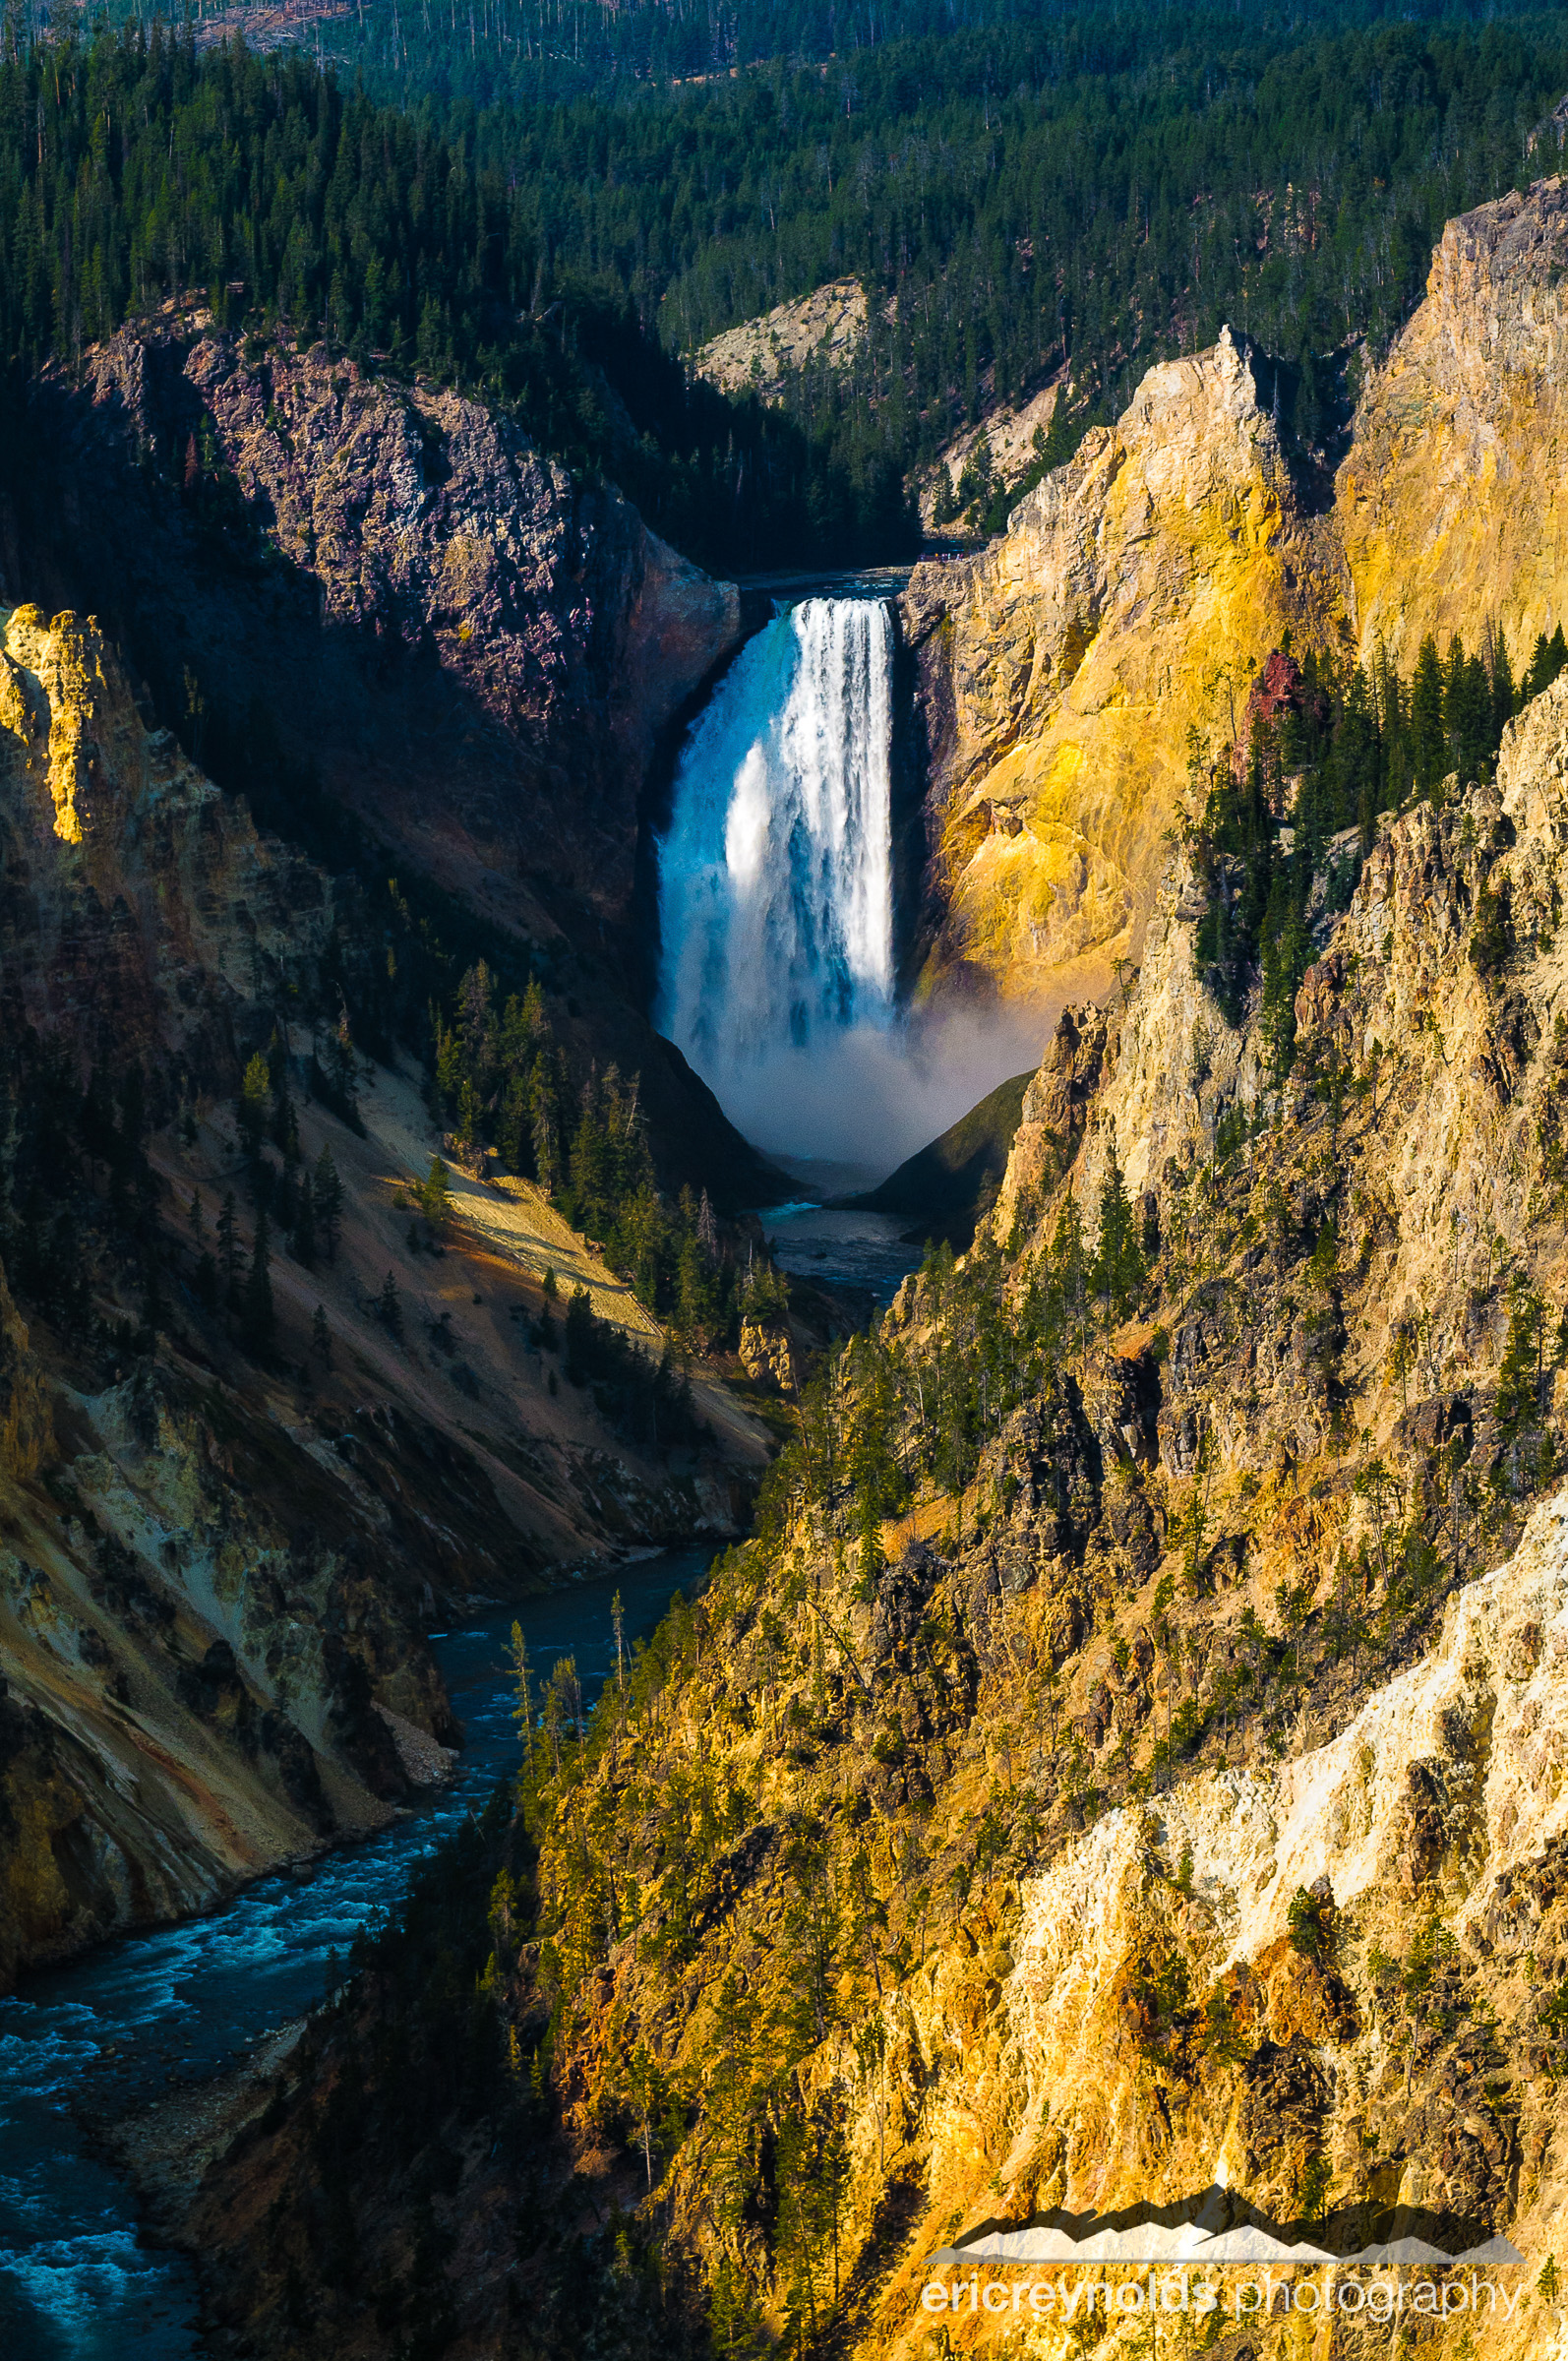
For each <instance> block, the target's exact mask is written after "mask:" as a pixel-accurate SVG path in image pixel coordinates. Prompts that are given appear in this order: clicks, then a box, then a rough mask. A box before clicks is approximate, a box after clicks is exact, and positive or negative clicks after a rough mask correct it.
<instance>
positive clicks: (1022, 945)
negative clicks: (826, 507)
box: [903, 180, 1568, 1015]
mask: <svg viewBox="0 0 1568 2361" xmlns="http://www.w3.org/2000/svg"><path fill="white" fill-rule="evenodd" d="M1565 222H1568V193H1565V188H1564V184H1563V183H1562V182H1560V181H1556V180H1549V181H1542V182H1539V183H1538V184H1537V185H1536V187H1535V188H1534V189H1532V190H1531V192H1530V193H1529V194H1528V195H1517V194H1516V195H1511V196H1509V197H1506V198H1503V199H1501V200H1500V201H1499V202H1498V203H1496V204H1494V205H1488V206H1483V207H1481V208H1479V209H1478V211H1477V212H1474V213H1470V214H1467V215H1465V216H1464V217H1463V218H1462V219H1459V220H1455V221H1452V222H1450V223H1449V225H1448V227H1447V228H1446V230H1445V231H1444V234H1443V238H1442V242H1441V244H1440V246H1439V247H1438V249H1437V251H1436V253H1435V255H1434V257H1433V264H1432V272H1431V276H1430V278H1429V281H1428V287H1427V294H1426V297H1425V300H1424V301H1423V302H1422V304H1421V305H1420V306H1419V308H1418V309H1417V312H1416V313H1415V315H1414V317H1413V318H1412V320H1411V321H1410V323H1409V325H1408V326H1407V328H1406V329H1405V331H1404V333H1402V334H1401V335H1400V337H1399V338H1398V340H1397V341H1396V343H1395V345H1394V347H1393V349H1392V350H1391V352H1390V353H1389V355H1388V357H1387V359H1386V361H1384V362H1383V363H1382V364H1381V365H1380V366H1369V367H1367V369H1366V370H1365V374H1364V378H1363V381H1362V383H1361V387H1360V393H1359V398H1358V402H1357V410H1356V415H1355V419H1354V423H1353V430H1352V435H1351V441H1350V448H1349V450H1348V451H1347V453H1346V454H1345V456H1344V457H1343V459H1342V460H1341V461H1340V463H1339V466H1338V469H1337V472H1336V473H1335V474H1334V475H1333V476H1332V477H1331V476H1330V475H1329V474H1328V473H1327V472H1326V470H1325V468H1324V467H1323V466H1321V465H1319V464H1317V463H1316V462H1315V461H1314V460H1313V459H1312V458H1311V457H1310V456H1309V455H1308V454H1297V453H1295V452H1291V453H1287V452H1286V451H1285V450H1284V449H1283V447H1282V444H1281V440H1280V436H1279V432H1278V429H1277V427H1276V424H1275V421H1274V418H1273V415H1272V380H1271V375H1270V368H1269V364H1268V363H1267V362H1266V361H1265V360H1264V359H1263V358H1262V357H1261V356H1260V355H1258V354H1256V353H1255V352H1253V351H1252V350H1251V349H1250V348H1249V347H1248V346H1247V345H1246V344H1245V341H1244V339H1241V338H1238V337H1233V336H1232V335H1231V334H1230V333H1229V332H1227V333H1226V334H1225V335H1224V336H1223V337H1222V338H1221V341H1220V343H1219V344H1218V345H1217V346H1216V347H1215V348H1214V349H1213V350H1212V351H1210V352H1207V353H1201V354H1198V355H1196V356H1194V357H1193V358H1192V359H1191V360H1185V361H1177V362H1169V363H1165V364H1163V365H1162V366H1161V367H1159V368H1157V369H1154V370H1151V371H1150V373H1149V375H1148V377H1147V378H1146V379H1145V380H1144V383H1143V385H1142V386H1141V387H1140V389H1139V391H1138V393H1137V395H1136V397H1135V398H1134V400H1133V402H1132V403H1131V405H1130V406H1129V408H1128V409H1127V410H1126V412H1125V413H1124V414H1123V416H1122V417H1121V418H1120V419H1118V420H1117V421H1116V425H1115V426H1114V427H1111V428H1101V429H1094V430H1091V432H1090V433H1089V435H1088V436H1087V437H1086V439H1085V441H1084V443H1083V446H1082V448H1081V449H1080V451H1079V453H1078V454H1077V456H1076V457H1075V458H1074V459H1073V460H1072V461H1071V462H1070V463H1069V464H1068V465H1067V466H1066V467H1063V468H1061V469H1058V470H1057V471H1056V473H1055V474H1054V475H1053V476H1050V477H1048V478H1047V479H1046V481H1045V482H1044V483H1042V484H1041V485H1040V486H1038V488H1037V489H1036V490H1035V491H1033V492H1031V493H1030V494H1029V495H1028V496H1027V497H1026V498H1025V499H1024V500H1023V501H1022V502H1020V504H1019V506H1018V507H1017V508H1016V509H1015V510H1014V512H1013V514H1012V516H1011V517H1010V519H1009V521H1008V529H1007V532H1006V534H1005V535H1004V537H1003V538H1002V539H1001V540H1000V541H998V542H995V543H993V544H992V546H991V547H990V548H989V549H988V550H986V551H985V552H984V553H983V554H981V555H978V556H975V557H971V558H966V559H961V560H957V561H952V562H948V563H940V564H928V565H925V566H922V567H920V568H918V569H917V570H916V573H915V575H914V576H913V578H912V580H911V583H910V586H909V590H908V593H907V595H906V597H905V600H904V602H903V620H904V630H905V635H906V637H907V638H908V639H909V641H910V642H911V643H912V644H913V646H914V648H915V649H916V651H917V657H918V663H919V670H920V681H921V687H920V693H919V695H920V704H921V708H922V711H923V713H924V717H925V724H926V732H927V737H928V740H929V743H930V747H931V753H932V767H931V780H930V790H929V796H928V837H929V842H930V846H931V862H930V866H929V870H928V879H927V896H926V908H925V911H924V913H923V924H924V927H925V933H926V941H927V943H928V946H929V948H928V951H927V957H926V966H925V974H924V979H923V984H924V989H925V991H926V992H927V993H931V994H935V995H937V996H942V995H946V994H960V995H964V996H967V997H974V996H976V995H978V996H980V997H981V998H983V999H985V998H991V997H996V998H999V999H1003V1000H1012V1001H1017V1002H1021V1003H1023V1004H1025V1005H1030V1004H1032V1005H1035V1006H1037V1007H1038V1008H1039V1009H1040V1010H1041V1011H1042V1013H1043V1014H1046V1015H1049V1014H1052V1013H1054V1011H1055V1008H1056V1007H1057V1006H1059V1005H1060V1004H1061V1001H1062V999H1064V998H1068V997H1072V996H1073V995H1074V994H1075V993H1078V992H1082V991H1089V992H1092V993H1093V994H1094V995H1095V996H1096V997H1103V996H1104V994H1105V992H1106V991H1107V990H1108V988H1109V985H1110V981H1111V975H1112V969H1113V966H1114V963H1115V961H1116V959H1117V958H1118V957H1123V956H1128V955H1130V956H1133V957H1136V956H1137V955H1138V951H1139V947H1140V945H1141V942H1142V938H1143V933H1144V929H1145V927H1146V925H1147V922H1148V918H1149V914H1150V911H1151V909H1152V906H1153V898H1154V890H1155V884H1156V880H1157V878H1158V877H1159V875H1160V872H1161V870H1162V869H1163V866H1164V858H1163V852H1162V844H1163V839H1164V837H1165V833H1166V831H1167V829H1169V828H1170V826H1171V825H1172V823H1173V821H1174V820H1175V818H1176V816H1177V814H1178V812H1179V811H1180V810H1181V808H1182V804H1183V797H1184V793H1185V790H1186V785H1187V771H1188V743H1189V734H1190V733H1195V734H1196V738H1197V741H1198V743H1199V745H1200V747H1201V748H1202V749H1203V750H1204V751H1205V752H1206V753H1213V752H1216V751H1218V750H1219V749H1220V748H1221V747H1223V746H1224V745H1227V744H1229V743H1230V742H1231V741H1232V740H1233V739H1234V738H1235V737H1236V725H1237V722H1238V720H1239V718H1240V716H1241V713H1242V711H1243V709H1244V706H1245V703H1246V699H1247V696H1248V694H1249V692H1250V691H1251V688H1252V686H1253V683H1254V681H1255V680H1256V679H1257V677H1258V675H1259V673H1260V671H1261V669H1262V667H1263V665H1264V663H1265V661H1266V659H1267V657H1268V655H1269V652H1270V651H1271V650H1272V649H1273V648H1274V647H1276V646H1278V645H1279V643H1280V640H1281V638H1282V636H1283V634H1284V632H1285V631H1286V630H1287V629H1289V630H1290V631H1291V633H1292V634H1293V635H1294V637H1295V640H1296V643H1297V646H1304V645H1314V646H1316V647H1317V648H1318V649H1319V650H1320V651H1321V652H1322V653H1324V654H1326V655H1332V656H1335V657H1339V658H1345V657H1352V656H1359V657H1360V658H1362V659H1366V658H1369V657H1370V655H1371V654H1372V651H1373V649H1374V647H1375V646H1377V645H1378V644H1381V645H1382V646H1383V647H1384V649H1385V650H1386V651H1387V653H1388V655H1389V656H1390V657H1391V658H1392V659H1393V660H1394V662H1395V663H1396V664H1397V665H1398V666H1399V667H1400V668H1401V669H1402V670H1403V671H1405V672H1406V673H1408V672H1409V671H1410V669H1411V666H1412V665H1413V663H1414V660H1415V655H1416V651H1417V646H1418V644H1419V641H1420V639H1421V638H1422V636H1424V635H1425V634H1426V633H1427V632H1431V633H1434V634H1435V635H1436V636H1438V638H1439V641H1440V643H1441V644H1442V645H1443V646H1444V647H1446V645H1447V641H1448V639H1449V637H1450V636H1452V635H1453V634H1454V633H1458V634H1460V635H1461V636H1463V638H1464V640H1465V643H1466V645H1467V647H1470V648H1474V647H1476V646H1477V645H1478V644H1479V643H1480V641H1481V640H1482V637H1483V636H1484V634H1485V633H1486V632H1487V631H1488V630H1489V629H1501V630H1502V631H1503V632H1504V633H1506V635H1507V638H1508V642H1509V645H1510V647H1511V649H1513V650H1514V651H1515V653H1516V657H1517V655H1518V653H1519V651H1520V650H1521V649H1523V651H1524V652H1525V653H1526V654H1528V651H1529V647H1530V644H1531V643H1532V641H1533V640H1534V638H1535V636H1536V634H1537V633H1538V632H1540V631H1545V632H1547V633H1548V634H1549V633H1550V632H1551V631H1552V630H1553V629H1554V628H1555V626H1556V624H1557V623H1558V622H1559V621H1561V620H1562V619H1563V616H1564V614H1565V612H1568V513H1565V511H1564V508H1563V493H1562V480H1561V465H1560V457H1559V452H1560V444H1561V434H1562V419H1563V410H1564V400H1565V389H1568V355H1565V352H1564V347H1563V336H1562V319H1561V313H1562V299H1561V292H1560V285H1559V280H1560V273H1561V269H1562V263H1561V253H1562V247H1563V241H1564V238H1565V236H1568V228H1565Z"/></svg>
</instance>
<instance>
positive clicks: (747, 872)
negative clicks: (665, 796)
mask: <svg viewBox="0 0 1568 2361" xmlns="http://www.w3.org/2000/svg"><path fill="white" fill-rule="evenodd" d="M893 645H894V642H893V616H892V610H891V608H890V606H888V605H887V603H886V602H885V601H883V600H880V599H875V598H809V599H806V600H805V601H804V602H803V603H802V604H801V605H799V606H797V607H794V608H792V609H791V610H790V611H789V612H788V613H786V614H783V615H779V616H776V617H775V618H774V620H773V621H772V622H771V623H770V624H768V625H766V626H765V627H764V628H763V630H761V631H760V632H758V633H757V634H756V636H755V637H754V638H753V639H751V640H749V641H748V642H747V644H746V646H745V647H744V648H743V649H742V650H741V653H740V654H739V656H738V657H737V658H736V660H735V662H734V663H733V664H732V665H731V667H730V669H729V671H728V672H727V673H726V674H725V675H724V678H723V679H722V681H721V682H720V683H719V686H718V688H717V689H716V690H715V691H714V694H713V696H712V699H711V701H710V702H709V703H708V705H707V706H706V707H705V708H704V710H703V711H702V713H701V714H700V715H699V716H698V717H697V719H696V721H695V722H694V724H693V726H692V729H691V731H690V733H689V734H688V737H687V740H686V744H685V746H684V747H683V749H682V751H681V756H680V759H679V762H678V764H677V767H676V775H675V790H674V796H673V801H672V808H671V814H670V824H669V828H668V831H667V832H666V834H665V836H664V837H663V839H662V841H661V842H660V845H659V922H660V939H661V945H662V950H661V959H660V971H659V1000H658V1023H659V1029H660V1031H661V1032H663V1033H665V1034H667V1035H668V1036H669V1038H670V1039H671V1040H672V1041H674V1042H675V1044H676V1045H677V1047H678V1048H679V1049H680V1050H681V1051H682V1052H683V1053H684V1055H685V1056H686V1058H687V1059H689V1060H690V1062H691V1063H692V1064H693V1065H694V1067H695V1069H696V1071H697V1072H698V1073H699V1074H700V1075H701V1076H702V1078H703V1080H704V1081H705V1082H706V1083H707V1084H708V1085H709V1086H710V1088H711V1089H712V1090H713V1091H714V1093H715V1095H716V1096H717V1097H718V1099H719V1101H720V1103H721V1104H722V1106H723V1108H724V1111H725V1113H726V1114H727V1115H728V1116H729V1117H730V1119H731V1120H732V1121H734V1122H735V1123H737V1124H738V1125H739V1126H740V1128H741V1129H742V1130H743V1131H744V1132H745V1133H746V1134H747V1136H748V1137H749V1138H751V1139H753V1140H754V1141H755V1142H756V1144H757V1145H758V1146H759V1147H762V1148H764V1149H767V1150H769V1151H770V1152H771V1153H773V1154H775V1155H778V1156H783V1157H786V1158H789V1159H796V1160H799V1159H804V1160H807V1161H808V1162H817V1161H820V1162H824V1163H829V1164H840V1165H844V1166H847V1167H851V1168H856V1169H858V1170H860V1171H863V1172H867V1173H871V1174H874V1175H875V1176H877V1177H879V1176H880V1175H882V1174H885V1173H887V1172H890V1171H891V1170H892V1168H893V1166H894V1165H896V1164H898V1163H900V1162H901V1161H902V1159H903V1158H904V1157H905V1156H908V1155H909V1154H911V1153H912V1152H913V1151H914V1150H915V1149H916V1148H919V1147H922V1146H924V1145H925V1143H926V1142H927V1141H928V1140H929V1139H931V1138H933V1137H934V1136H935V1133H937V1132H938V1131H940V1130H941V1129H942V1128H943V1127H944V1126H945V1125H946V1124H947V1123H950V1122H952V1121H953V1120H955V1118H956V1117H957V1116H959V1115H961V1114H963V1113H964V1111H965V1110H966V1109H967V1108H968V1107H970V1106H971V1105H973V1103H974V1101H975V1100H976V1099H977V1098H978V1097H980V1096H982V1095H983V1094H984V1092H985V1091H986V1090H988V1089H990V1088H991V1086H992V1084H993V1083H994V1082H996V1081H999V1080H1000V1079H1001V1076H1002V1074H1004V1073H1006V1072H1009V1071H1012V1070H1014V1069H1013V1067H1011V1066H1009V1065H1007V1064H1006V1063H1005V1062H1001V1063H999V1064H998V1063H997V1059H998V1040H996V1039H994V1040H990V1041H985V1042H977V1041H976V1040H975V1039H974V1038H973V1035H972V1032H971V1031H970V1029H969V1028H963V1029H962V1030H964V1032H965V1036H966V1037H965V1039H964V1040H963V1042H962V1043H960V1041H959V1039H958V1037H957V1034H956V1033H955V1032H954V1030H953V1028H952V1027H951V1026H948V1027H946V1028H937V1029H935V1031H934V1030H933V1029H932V1028H931V1027H930V1026H927V1027H925V1028H924V1029H923V1030H922V1032H921V1033H920V1035H919V1037H918V1038H917V1036H916V1034H915V1032H914V1031H913V1029H912V1028H911V1027H910V1026H909V1025H908V1024H907V1023H906V1022H905V1021H904V1020H903V1019H902V1017H901V1016H900V1014H899V1011H898V1009H897V1007H896V1004H895V999H894V984H893V862H892V814H891V801H892V737H893ZM1006 1046H1007V1048H1009V1049H1010V1047H1011V1045H1010V1043H1009V1044H1008V1045H1006ZM999 1054H1000V1055H1001V1056H1002V1057H1003V1058H1004V1057H1005V1055H1006V1049H1002V1050H1000V1052H999ZM977 1082H978V1087H977V1086H976V1085H977Z"/></svg>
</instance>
